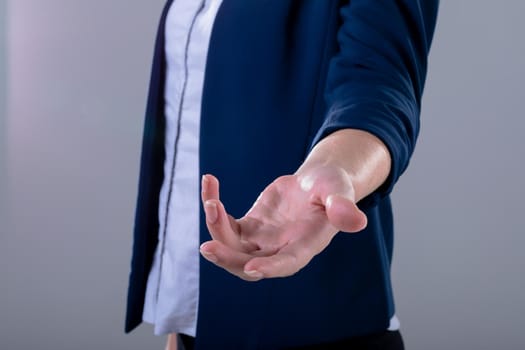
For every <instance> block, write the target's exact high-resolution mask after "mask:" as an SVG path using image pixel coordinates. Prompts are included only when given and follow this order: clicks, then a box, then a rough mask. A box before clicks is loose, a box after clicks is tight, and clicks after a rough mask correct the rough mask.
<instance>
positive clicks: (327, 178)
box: [201, 166, 366, 281]
mask: <svg viewBox="0 0 525 350" xmlns="http://www.w3.org/2000/svg"><path fill="white" fill-rule="evenodd" d="M202 201H203V205H204V209H205V212H206V223H207V226H208V230H209V231H210V234H211V236H212V240H211V241H208V242H206V243H204V244H203V245H202V246H201V253H202V255H203V256H204V257H205V258H206V259H208V260H209V261H211V262H213V263H215V264H216V265H218V266H220V267H222V268H224V269H226V270H227V271H229V272H230V273H232V274H234V275H236V276H238V277H240V278H242V279H245V280H248V281H256V280H259V279H262V278H270V277H285V276H290V275H293V274H294V273H296V272H297V271H299V270H300V269H301V268H303V267H304V266H305V265H306V264H308V263H309V262H310V260H311V259H312V258H313V257H314V256H315V255H317V254H319V253H320V252H321V251H323V250H324V249H325V248H326V247H327V246H328V244H329V243H330V241H331V240H332V238H333V237H334V236H335V234H336V233H337V232H339V231H346V232H357V231H360V230H362V229H363V228H364V227H365V226H366V216H365V215H364V213H363V212H362V211H361V210H359V209H358V207H357V206H356V205H355V202H354V190H353V187H352V183H351V179H350V177H349V176H348V175H347V174H346V173H345V172H344V171H343V170H341V169H340V168H335V167H327V166H320V167H316V168H313V169H310V170H307V171H305V172H303V173H301V174H295V175H286V176H281V177H279V178H277V179H276V180H275V181H274V182H272V183H271V184H270V185H269V186H268V187H266V189H265V190H264V191H263V192H262V193H261V194H260V196H259V198H258V199H257V200H256V201H255V203H254V204H253V206H252V208H251V209H250V210H249V211H248V212H247V213H246V214H245V216H244V217H242V218H240V219H235V218H233V217H231V216H230V215H228V214H227V211H226V209H225V208H224V205H223V204H222V202H221V201H220V197H219V181H218V180H217V179H216V178H215V177H214V176H212V175H205V176H203V180H202Z"/></svg>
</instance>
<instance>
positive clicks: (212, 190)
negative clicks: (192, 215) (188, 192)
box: [201, 174, 219, 203]
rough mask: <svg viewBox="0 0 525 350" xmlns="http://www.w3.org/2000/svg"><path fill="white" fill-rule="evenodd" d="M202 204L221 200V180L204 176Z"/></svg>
mask: <svg viewBox="0 0 525 350" xmlns="http://www.w3.org/2000/svg"><path fill="white" fill-rule="evenodd" d="M201 198H202V202H203V203H204V202H206V201H207V200H210V199H217V200H218V199H219V180H218V179H217V178H216V177H215V176H213V175H210V174H207V175H203V176H202V181H201Z"/></svg>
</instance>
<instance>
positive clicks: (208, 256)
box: [201, 250, 219, 263]
mask: <svg viewBox="0 0 525 350" xmlns="http://www.w3.org/2000/svg"><path fill="white" fill-rule="evenodd" d="M201 254H202V255H203V256H204V257H205V258H206V259H207V260H209V261H211V262H212V263H217V262H218V261H219V259H217V256H216V255H215V254H212V253H208V252H205V251H202V250H201Z"/></svg>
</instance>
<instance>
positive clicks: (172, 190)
mask: <svg viewBox="0 0 525 350" xmlns="http://www.w3.org/2000/svg"><path fill="white" fill-rule="evenodd" d="M221 2H222V0H175V1H173V3H172V5H171V7H170V9H169V10H168V15H167V17H166V29H165V31H166V32H165V34H166V35H165V37H166V39H165V40H166V43H165V54H166V63H167V66H166V81H165V84H166V85H165V86H166V88H165V93H164V99H165V110H164V114H165V118H166V135H165V151H166V158H165V162H164V180H163V184H162V188H161V191H160V198H159V243H158V245H157V249H156V251H155V256H154V259H153V265H152V269H151V271H150V274H149V277H148V284H147V288H146V297H145V302H144V312H143V315H142V318H143V320H144V321H146V322H148V323H152V324H154V325H155V331H154V332H155V334H157V335H161V334H168V333H173V332H177V333H184V334H187V335H191V336H195V333H196V328H197V309H198V303H199V205H200V202H199V128H200V113H201V100H202V89H203V85H204V71H205V67H206V57H207V54H208V46H209V41H210V36H211V30H212V27H213V22H214V21H215V17H216V15H217V12H218V10H219V6H220V5H221Z"/></svg>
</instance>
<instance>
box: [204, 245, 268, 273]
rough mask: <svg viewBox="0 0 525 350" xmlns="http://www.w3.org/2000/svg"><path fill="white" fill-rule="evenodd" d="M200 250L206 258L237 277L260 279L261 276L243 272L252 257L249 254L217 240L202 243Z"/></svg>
mask: <svg viewBox="0 0 525 350" xmlns="http://www.w3.org/2000/svg"><path fill="white" fill-rule="evenodd" d="M200 252H201V254H202V256H203V257H204V258H205V259H206V260H208V261H210V262H212V263H214V264H215V265H217V266H219V267H222V268H223V269H225V270H226V271H228V272H230V273H231V274H233V275H235V276H237V277H239V278H242V279H244V280H246V281H258V280H260V279H261V277H257V276H250V275H248V274H246V273H245V272H244V268H243V267H244V265H246V263H247V262H248V261H249V260H250V259H252V258H253V256H252V255H250V254H247V253H243V252H239V251H236V250H234V249H231V248H230V247H228V246H227V245H225V244H223V243H221V242H219V241H209V242H206V243H203V244H202V245H201V247H200Z"/></svg>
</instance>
